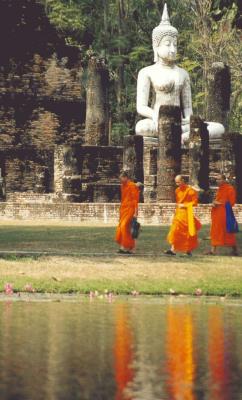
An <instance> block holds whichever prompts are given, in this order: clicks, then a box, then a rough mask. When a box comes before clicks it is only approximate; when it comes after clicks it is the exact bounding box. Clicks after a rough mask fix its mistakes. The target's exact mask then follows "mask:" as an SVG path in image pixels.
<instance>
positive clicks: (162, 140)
mask: <svg viewBox="0 0 242 400" xmlns="http://www.w3.org/2000/svg"><path fill="white" fill-rule="evenodd" d="M158 133H159V148H158V159H157V200H158V201H162V202H174V201H175V182H174V178H175V176H176V175H177V174H179V173H180V170H181V110H180V107H175V106H161V107H160V111H159V125H158Z"/></svg>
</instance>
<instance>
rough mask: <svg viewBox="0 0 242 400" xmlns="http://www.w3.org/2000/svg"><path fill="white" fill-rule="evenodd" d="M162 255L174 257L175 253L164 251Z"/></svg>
mask: <svg viewBox="0 0 242 400" xmlns="http://www.w3.org/2000/svg"><path fill="white" fill-rule="evenodd" d="M164 254H166V255H168V256H176V253H175V252H174V251H172V250H171V249H169V250H165V251H164Z"/></svg>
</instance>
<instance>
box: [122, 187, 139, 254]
mask: <svg viewBox="0 0 242 400" xmlns="http://www.w3.org/2000/svg"><path fill="white" fill-rule="evenodd" d="M138 202H139V188H138V187H137V186H136V184H135V183H134V182H132V181H128V182H127V183H125V184H122V185H121V206H120V219H119V225H118V228H117V231H116V242H117V243H119V244H120V246H123V247H124V248H125V249H133V248H134V247H135V240H134V239H133V238H132V236H131V232H130V223H131V221H132V218H133V217H134V215H135V212H136V210H137V209H138Z"/></svg>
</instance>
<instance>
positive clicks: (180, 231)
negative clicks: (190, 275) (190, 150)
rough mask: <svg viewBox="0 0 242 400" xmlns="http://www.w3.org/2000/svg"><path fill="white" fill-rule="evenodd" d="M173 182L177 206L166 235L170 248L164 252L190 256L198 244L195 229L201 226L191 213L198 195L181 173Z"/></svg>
mask: <svg viewBox="0 0 242 400" xmlns="http://www.w3.org/2000/svg"><path fill="white" fill-rule="evenodd" d="M175 182H176V185H177V189H176V204H177V207H176V212H175V216H174V218H173V221H172V225H171V228H170V231H169V233H168V236H167V240H168V243H170V245H171V248H170V250H167V251H166V252H165V254H170V255H176V251H181V252H183V253H186V254H187V255H189V256H190V255H192V250H194V249H195V248H196V247H197V246H198V238H197V231H198V230H199V229H200V228H201V224H200V222H199V221H198V219H197V218H196V217H195V216H194V215H193V207H195V206H196V205H197V203H198V196H197V192H196V191H195V190H194V189H193V188H192V187H191V186H188V185H186V183H185V181H184V178H183V177H182V176H181V175H177V176H176V178H175Z"/></svg>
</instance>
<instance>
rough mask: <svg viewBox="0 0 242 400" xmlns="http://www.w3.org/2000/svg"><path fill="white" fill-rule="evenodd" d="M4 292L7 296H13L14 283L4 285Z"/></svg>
mask: <svg viewBox="0 0 242 400" xmlns="http://www.w3.org/2000/svg"><path fill="white" fill-rule="evenodd" d="M4 292H5V294H7V295H11V294H13V285H12V283H6V284H5V285H4Z"/></svg>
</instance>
